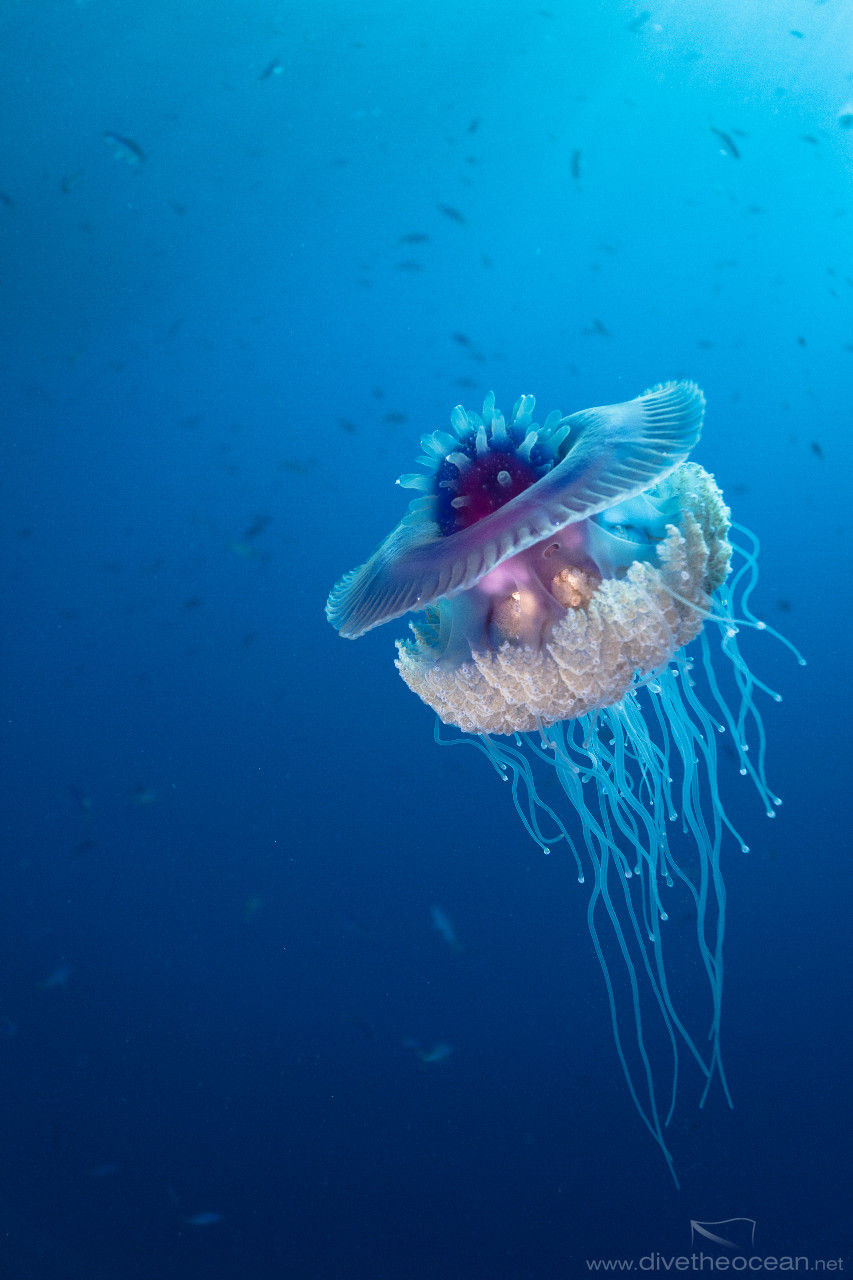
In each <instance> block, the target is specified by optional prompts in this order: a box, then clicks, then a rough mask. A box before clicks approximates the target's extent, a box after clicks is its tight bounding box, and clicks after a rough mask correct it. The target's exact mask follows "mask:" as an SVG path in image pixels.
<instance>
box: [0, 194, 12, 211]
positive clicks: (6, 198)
mask: <svg viewBox="0 0 853 1280" xmlns="http://www.w3.org/2000/svg"><path fill="white" fill-rule="evenodd" d="M0 204H2V205H5V206H6V208H7V209H14V207H15V201H14V200H13V199H12V197H11V196H10V195H9V192H8V191H0Z"/></svg>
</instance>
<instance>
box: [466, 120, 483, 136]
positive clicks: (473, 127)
mask: <svg viewBox="0 0 853 1280" xmlns="http://www.w3.org/2000/svg"><path fill="white" fill-rule="evenodd" d="M482 123H483V119H482V116H474V119H473V120H472V121H471V122H470V124H469V125H468V132H469V133H476V132H477V130H478V129H479V127H480V125H481V124H482Z"/></svg>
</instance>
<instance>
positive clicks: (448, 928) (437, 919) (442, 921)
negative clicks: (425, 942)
mask: <svg viewBox="0 0 853 1280" xmlns="http://www.w3.org/2000/svg"><path fill="white" fill-rule="evenodd" d="M429 914H430V918H431V920H432V927H433V929H435V931H436V933H438V934H440V935H441V937H442V938H444V941H445V942H446V943H447V945H448V947H449V948H450V950H451V951H453V952H454V953H455V954H456V955H458V954H459V953H460V952H461V951H464V950H465V948H464V947H463V946H462V943H461V942H460V941H459V939H458V938H457V936H456V930H455V929H454V927H453V921H452V920H451V919H450V917H449V916H448V915H447V913H446V912H445V911H442V909H441V907H438V906H432V907H430V909H429Z"/></svg>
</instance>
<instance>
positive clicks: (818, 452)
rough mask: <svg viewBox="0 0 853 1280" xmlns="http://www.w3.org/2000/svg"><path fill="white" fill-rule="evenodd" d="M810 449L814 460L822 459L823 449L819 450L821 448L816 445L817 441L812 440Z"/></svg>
mask: <svg viewBox="0 0 853 1280" xmlns="http://www.w3.org/2000/svg"><path fill="white" fill-rule="evenodd" d="M811 448H812V453H813V454H814V456H815V457H816V458H822V457H823V449H821V447H820V445H819V444H818V442H817V440H812V446H811Z"/></svg>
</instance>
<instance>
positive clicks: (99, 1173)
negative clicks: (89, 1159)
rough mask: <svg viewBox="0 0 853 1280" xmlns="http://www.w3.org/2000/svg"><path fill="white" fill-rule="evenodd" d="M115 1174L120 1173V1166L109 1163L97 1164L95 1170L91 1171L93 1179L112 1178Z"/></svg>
mask: <svg viewBox="0 0 853 1280" xmlns="http://www.w3.org/2000/svg"><path fill="white" fill-rule="evenodd" d="M114 1173H118V1165H117V1164H113V1163H112V1162H111V1161H107V1162H106V1163H105V1164H96V1165H95V1167H94V1169H92V1170H91V1171H90V1174H89V1176H90V1177H92V1178H111V1177H112V1176H113V1174H114Z"/></svg>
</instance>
